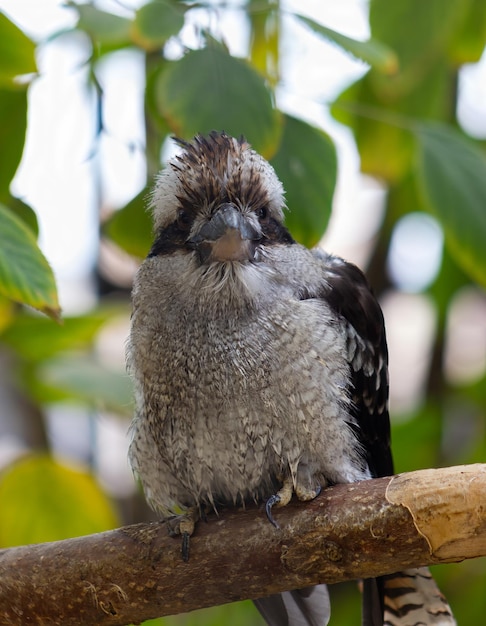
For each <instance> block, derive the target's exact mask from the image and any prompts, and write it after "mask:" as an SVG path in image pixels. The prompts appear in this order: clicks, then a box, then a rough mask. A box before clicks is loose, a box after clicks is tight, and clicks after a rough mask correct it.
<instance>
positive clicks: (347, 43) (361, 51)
mask: <svg viewBox="0 0 486 626" xmlns="http://www.w3.org/2000/svg"><path fill="white" fill-rule="evenodd" d="M295 17H296V18H298V19H299V20H300V21H301V22H303V23H304V24H306V25H307V26H308V27H309V28H311V29H312V30H313V31H314V32H315V33H316V34H317V35H320V36H321V37H324V38H325V39H327V40H328V41H331V42H332V43H335V44H337V45H338V46H339V47H340V48H342V49H343V50H344V51H345V52H349V53H350V54H352V55H353V56H354V57H356V58H357V59H361V61H364V62H365V63H368V64H369V65H370V66H371V67H373V68H374V69H376V70H377V71H379V72H383V73H384V74H395V73H396V72H397V70H398V59H397V55H396V54H395V52H394V51H393V50H392V49H391V48H390V47H389V46H387V45H385V44H383V43H381V42H380V41H377V40H376V39H368V41H358V40H357V39H351V37H346V35H342V34H341V33H338V32H337V31H335V30H332V29H331V28H327V27H326V26H323V25H322V24H318V23H317V22H315V21H314V20H312V19H310V18H309V17H305V16H304V15H298V14H296V15H295Z"/></svg>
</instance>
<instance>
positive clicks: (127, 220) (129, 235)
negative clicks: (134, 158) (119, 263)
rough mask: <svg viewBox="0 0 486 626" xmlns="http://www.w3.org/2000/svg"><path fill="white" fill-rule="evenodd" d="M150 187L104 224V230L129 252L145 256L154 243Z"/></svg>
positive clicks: (140, 256)
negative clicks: (148, 202)
mask: <svg viewBox="0 0 486 626" xmlns="http://www.w3.org/2000/svg"><path fill="white" fill-rule="evenodd" d="M148 193H149V190H148V189H144V190H143V191H141V192H140V193H139V194H138V195H137V196H135V198H133V200H130V202H129V203H128V204H127V205H126V206H124V207H123V208H122V209H120V210H119V211H116V213H114V214H113V215H112V216H111V217H110V219H109V220H108V221H107V222H106V223H105V224H104V226H103V231H104V233H105V234H107V235H108V237H110V238H111V239H112V240H113V241H114V242H115V243H116V244H117V245H119V246H120V247H121V248H123V249H124V250H125V251H126V252H128V253H129V254H133V255H134V256H137V257H139V258H141V259H143V258H145V257H146V256H147V254H148V251H149V250H150V246H151V245H152V240H153V234H152V220H151V218H150V213H149V211H147V194H148Z"/></svg>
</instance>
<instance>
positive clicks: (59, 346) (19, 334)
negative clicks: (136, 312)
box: [2, 309, 128, 362]
mask: <svg viewBox="0 0 486 626" xmlns="http://www.w3.org/2000/svg"><path fill="white" fill-rule="evenodd" d="M113 314H114V312H113V311H112V310H110V309H106V310H99V311H97V312H95V313H90V314H89V315H83V316H80V317H66V318H64V319H63V323H62V325H56V324H52V323H51V322H50V321H49V320H47V319H45V318H42V317H39V316H37V317H34V316H31V315H21V316H18V317H17V318H16V319H15V321H14V322H13V324H11V325H10V326H9V327H8V328H7V330H6V331H5V332H4V333H3V335H2V341H3V342H4V343H6V344H7V345H8V346H10V347H11V348H12V349H14V350H15V351H16V352H17V353H18V354H19V355H20V356H22V357H23V358H24V359H27V360H28V361H29V362H36V361H43V360H44V359H48V358H50V357H52V356H53V355H56V354H58V353H59V352H63V351H66V350H71V351H72V350H83V349H85V348H87V347H89V346H90V345H91V344H92V342H93V340H94V338H95V336H96V334H97V333H98V331H99V329H100V328H101V326H102V325H103V324H104V323H105V322H106V321H107V320H108V319H110V318H112V317H113ZM127 315H128V311H127Z"/></svg>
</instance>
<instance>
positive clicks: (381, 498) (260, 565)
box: [0, 465, 486, 626]
mask: <svg viewBox="0 0 486 626" xmlns="http://www.w3.org/2000/svg"><path fill="white" fill-rule="evenodd" d="M485 494H486V465H470V466H460V467H453V468H445V469H438V470H423V471H418V472H411V473H408V474H402V475H399V476H395V477H392V478H380V479H375V480H369V481H364V482H361V483H356V484H352V485H337V486H335V487H332V488H329V489H326V490H325V491H324V492H323V493H322V494H321V495H320V496H319V497H318V498H316V499H315V500H314V501H312V502H308V503H294V502H292V503H291V504H290V505H288V506H287V507H285V508H283V509H275V518H276V520H277V521H278V523H279V524H280V526H281V530H277V529H275V528H274V527H273V526H272V525H271V524H270V523H269V522H268V521H267V519H266V517H265V513H264V511H263V510H262V508H261V507H260V508H257V507H251V508H248V509H246V510H238V511H236V510H231V511H225V512H224V513H223V514H221V516H220V517H216V516H215V515H214V516H211V517H210V518H209V520H208V522H207V523H204V522H200V523H199V525H198V527H197V529H196V533H195V535H194V536H193V537H192V538H191V556H190V560H189V562H188V563H185V562H183V561H182V559H181V552H180V539H177V538H176V539H173V538H169V537H168V536H167V531H166V528H165V524H163V523H154V524H138V525H134V526H127V527H124V528H119V529H117V530H114V531H110V532H105V533H100V534H97V535H90V536H87V537H79V538H77V539H68V540H65V541H58V542H54V543H46V544H38V545H31V546H23V547H19V548H10V549H7V550H2V551H0V624H9V625H10V626H16V625H19V626H20V625H22V626H24V625H25V624H49V625H57V624H62V625H63V626H80V625H82V624H110V625H113V626H117V625H120V626H121V625H124V624H128V623H131V622H135V623H138V622H141V621H142V620H145V619H149V618H153V617H158V616H163V615H170V614H176V613H182V612H185V611H190V610H193V609H197V608H201V607H207V606H212V605H217V604H223V603H226V602H233V601H235V600H241V599H244V598H255V597H259V596H263V595H268V594H271V593H275V592H278V591H283V590H286V589H295V588H299V587H304V586H306V585H311V584H315V583H318V582H327V583H335V582H339V581H344V580H350V579H356V578H367V577H373V576H377V575H380V574H386V573H391V572H395V571H399V570H401V569H404V568H409V567H417V566H421V565H430V564H433V563H448V562H456V561H461V560H463V559H468V558H474V557H478V556H485V555H486V496H485Z"/></svg>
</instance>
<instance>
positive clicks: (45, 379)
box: [37, 354, 133, 415]
mask: <svg viewBox="0 0 486 626" xmlns="http://www.w3.org/2000/svg"><path fill="white" fill-rule="evenodd" d="M37 376H38V377H39V380H40V381H41V383H42V385H45V386H47V387H51V388H52V389H55V390H60V391H61V392H62V393H63V394H64V397H65V398H71V399H75V400H79V401H81V402H83V404H87V405H88V406H92V407H95V408H97V409H99V410H108V411H114V412H115V413H118V414H126V415H131V414H132V411H133V405H132V401H133V391H132V385H131V381H130V379H129V377H128V375H127V374H126V372H124V371H123V372H122V371H118V372H117V371H114V370H112V369H109V368H108V367H106V366H104V365H102V364H101V363H100V362H99V361H98V360H97V359H96V357H94V356H93V355H89V354H87V355H75V354H72V355H62V356H58V357H55V358H53V359H50V360H48V361H46V362H45V363H42V364H41V366H40V368H39V369H38V370H37Z"/></svg>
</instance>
